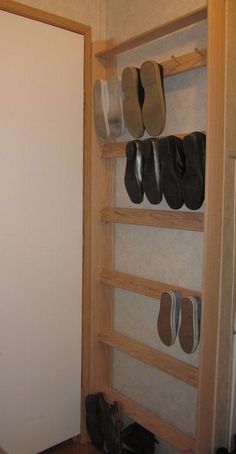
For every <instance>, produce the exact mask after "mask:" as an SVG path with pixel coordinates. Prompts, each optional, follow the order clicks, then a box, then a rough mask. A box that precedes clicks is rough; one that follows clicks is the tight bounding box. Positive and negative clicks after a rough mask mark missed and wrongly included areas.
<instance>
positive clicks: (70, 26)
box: [0, 0, 90, 35]
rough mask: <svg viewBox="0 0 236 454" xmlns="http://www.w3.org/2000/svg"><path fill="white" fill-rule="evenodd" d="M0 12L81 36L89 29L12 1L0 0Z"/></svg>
mask: <svg viewBox="0 0 236 454" xmlns="http://www.w3.org/2000/svg"><path fill="white" fill-rule="evenodd" d="M0 10H2V11H6V12H8V13H12V14H17V15H18V16H22V17H27V18H28V19H33V20H36V21H38V22H43V23H44V24H48V25H53V26H54V27H58V28H63V29H64V30H68V31H71V32H75V33H79V34H81V35H84V34H86V33H87V32H90V27H89V26H88V25H84V24H81V23H80V22H76V21H73V20H70V19H66V18H65V17H62V16H57V15H56V14H51V13H49V12H46V11H43V10H41V9H37V8H33V7H32V6H27V5H24V4H22V3H19V2H15V1H13V0H0Z"/></svg>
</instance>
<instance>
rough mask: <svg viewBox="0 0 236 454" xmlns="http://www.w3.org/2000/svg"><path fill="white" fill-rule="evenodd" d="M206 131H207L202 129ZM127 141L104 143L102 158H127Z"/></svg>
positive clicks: (183, 133) (183, 135) (181, 133)
mask: <svg viewBox="0 0 236 454" xmlns="http://www.w3.org/2000/svg"><path fill="white" fill-rule="evenodd" d="M202 132H203V133H205V132H206V131H202ZM188 134H190V133H189V132H180V133H176V134H174V135H175V136H176V137H179V138H180V139H183V137H185V136H187V135H188ZM164 137H166V136H159V137H158V139H163V138H164ZM126 145H127V142H116V143H104V144H103V145H102V147H101V153H100V156H101V158H111V159H112V158H125V157H126V153H125V147H126Z"/></svg>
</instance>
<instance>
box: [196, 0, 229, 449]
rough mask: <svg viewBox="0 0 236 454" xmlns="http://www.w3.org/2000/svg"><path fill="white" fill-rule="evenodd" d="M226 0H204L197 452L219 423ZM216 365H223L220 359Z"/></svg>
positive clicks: (211, 446) (208, 442) (206, 445)
mask: <svg viewBox="0 0 236 454" xmlns="http://www.w3.org/2000/svg"><path fill="white" fill-rule="evenodd" d="M226 4H227V2H225V1H224V0H218V1H217V2H215V1H214V0H209V1H208V11H209V17H208V83H207V86H208V120H207V150H206V191H205V194H206V195H205V199H206V201H205V235H204V265H203V292H202V293H203V295H202V298H203V307H202V322H201V346H200V349H201V352H200V366H199V394H198V416H197V432H196V434H197V435H196V439H197V446H196V453H197V454H202V453H212V452H215V448H216V446H214V444H215V443H214V436H215V431H217V430H218V428H219V429H220V427H217V425H216V420H215V405H216V401H217V399H218V397H217V395H216V379H217V362H218V358H217V356H218V342H219V340H220V339H219V331H218V329H219V321H220V317H221V313H220V312H221V311H220V292H221V289H220V286H221V253H222V210H223V190H222V189H223V177H224V148H225V143H224V136H225V47H226V40H225V24H226V22H225V20H226V7H227V5H226ZM222 340H223V339H222ZM219 367H221V365H220V364H219ZM222 385H223V383H222ZM226 392H227V390H226ZM226 426H227V422H226V421H224V431H225V430H226V431H227V427H226ZM221 430H222V428H221Z"/></svg>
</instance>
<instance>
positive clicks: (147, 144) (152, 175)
mask: <svg viewBox="0 0 236 454" xmlns="http://www.w3.org/2000/svg"><path fill="white" fill-rule="evenodd" d="M142 154H143V168H144V172H143V189H144V192H145V195H146V197H147V199H148V200H149V202H150V203H152V204H157V203H160V202H161V200H162V190H161V170H160V158H159V152H158V140H157V139H153V138H152V139H147V140H144V141H143V142H142Z"/></svg>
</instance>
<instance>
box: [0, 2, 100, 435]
mask: <svg viewBox="0 0 236 454" xmlns="http://www.w3.org/2000/svg"><path fill="white" fill-rule="evenodd" d="M0 11H5V12H7V13H12V14H16V15H18V16H22V17H25V18H28V19H32V20H35V21H37V22H42V23H44V24H48V25H52V26H54V27H57V28H62V29H64V30H68V31H70V32H74V33H78V34H79V35H83V37H84V117H83V124H84V131H83V138H84V145H83V282H82V387H81V441H82V442H85V441H86V439H87V435H86V425H85V409H84V399H85V396H86V395H87V394H88V393H89V381H90V299H91V298H90V293H91V290H90V274H91V271H90V270H91V192H92V189H91V186H92V184H91V125H92V51H91V47H92V45H91V27H90V26H88V25H84V24H81V23H80V22H76V21H73V20H70V19H67V18H64V17H61V16H57V15H55V14H51V13H49V12H46V11H43V10H40V9H37V8H33V7H31V6H26V5H24V4H22V3H18V2H15V1H13V0H0Z"/></svg>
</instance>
